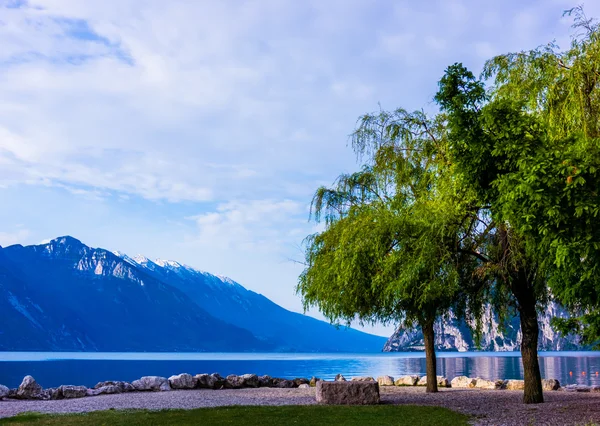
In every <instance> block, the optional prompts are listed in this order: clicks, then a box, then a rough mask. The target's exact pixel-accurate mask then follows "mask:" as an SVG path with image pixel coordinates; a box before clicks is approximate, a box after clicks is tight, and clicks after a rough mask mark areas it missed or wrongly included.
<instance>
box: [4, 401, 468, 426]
mask: <svg viewBox="0 0 600 426" xmlns="http://www.w3.org/2000/svg"><path fill="white" fill-rule="evenodd" d="M468 420H469V418H468V417H467V416H465V415H464V414H460V413H456V412H454V411H450V410H448V409H445V408H440V407H421V406H414V405H380V406H370V407H369V406H367V407H356V406H347V407H342V406H329V407H327V406H318V405H313V406H280V407H271V406H262V407H261V406H253V407H248V406H233V407H218V408H199V409H195V410H162V411H148V410H126V411H125V410H124V411H120V410H108V411H94V412H91V413H85V414H63V415H56V414H54V415H47V414H46V415H43V414H24V415H19V416H15V417H10V418H5V419H0V425H5V424H6V425H9V424H10V425H15V426H16V425H38V426H42V425H43V426H54V425H57V426H58V425H60V426H72V425H115V426H117V425H123V426H125V425H127V426H135V425H144V426H148V425H197V424H199V423H201V424H206V425H240V424H243V425H260V426H268V425H276V426H280V425H283V424H286V425H292V424H299V425H331V424H343V425H361V426H362V425H381V424H394V425H467V424H468V422H467V421H468Z"/></svg>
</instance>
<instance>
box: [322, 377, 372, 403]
mask: <svg viewBox="0 0 600 426" xmlns="http://www.w3.org/2000/svg"><path fill="white" fill-rule="evenodd" d="M316 399H317V403H319V404H328V405H373V404H379V384H378V383H377V382H376V381H372V382H356V381H355V382H342V381H337V382H336V381H334V382H325V381H320V382H317V391H316Z"/></svg>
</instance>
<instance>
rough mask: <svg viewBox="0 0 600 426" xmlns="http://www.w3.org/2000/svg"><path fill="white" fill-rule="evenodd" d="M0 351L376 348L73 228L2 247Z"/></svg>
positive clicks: (373, 339)
mask: <svg viewBox="0 0 600 426" xmlns="http://www.w3.org/2000/svg"><path fill="white" fill-rule="evenodd" d="M0 317H1V318H2V321H0V350H4V351H8V350H37V351H64V350H76V351H307V352H316V351H320V352H325V351H327V352H342V351H343V352H348V351H356V352H378V351H380V350H381V347H382V346H383V344H384V342H385V340H386V339H385V338H382V337H378V336H373V335H369V334H366V333H362V332H359V331H356V330H352V329H336V328H335V327H334V326H332V325H330V324H327V323H325V322H322V321H318V320H316V319H314V318H310V317H307V316H305V315H301V314H297V313H294V312H290V311H287V310H285V309H283V308H282V307H280V306H278V305H276V304H275V303H273V302H271V301H270V300H269V299H267V298H266V297H264V296H262V295H260V294H257V293H254V292H252V291H249V290H246V289H245V288H244V287H242V286H241V285H240V284H237V283H235V282H233V281H232V280H230V279H228V278H222V277H217V276H215V275H211V274H209V273H207V272H201V271H198V270H195V269H193V268H191V267H189V266H184V265H181V264H179V263H178V262H175V261H162V260H157V261H154V262H152V261H150V260H148V259H146V258H144V257H142V256H137V257H134V258H130V257H128V256H127V255H125V254H122V253H119V252H115V253H113V252H110V251H107V250H104V249H101V248H91V247H88V246H86V245H85V244H83V243H81V242H80V241H79V240H77V239H75V238H72V237H68V236H67V237H60V238H56V239H54V240H52V241H50V242H49V243H48V244H42V245H35V246H26V247H23V246H21V245H14V246H10V247H6V248H0Z"/></svg>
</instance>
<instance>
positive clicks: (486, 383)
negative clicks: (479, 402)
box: [475, 377, 504, 389]
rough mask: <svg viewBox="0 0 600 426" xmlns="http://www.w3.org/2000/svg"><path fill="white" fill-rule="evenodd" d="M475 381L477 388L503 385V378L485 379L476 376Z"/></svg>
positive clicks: (498, 387) (491, 387) (499, 387)
mask: <svg viewBox="0 0 600 426" xmlns="http://www.w3.org/2000/svg"><path fill="white" fill-rule="evenodd" d="M475 381H476V382H475V387H476V388H477V389H502V387H504V380H485V379H480V378H479V377H478V378H476V379H475Z"/></svg>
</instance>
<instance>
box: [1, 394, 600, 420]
mask: <svg viewBox="0 0 600 426" xmlns="http://www.w3.org/2000/svg"><path fill="white" fill-rule="evenodd" d="M522 395H523V393H522V392H520V391H508V390H502V391H492V390H475V389H443V390H441V392H439V393H438V394H427V393H425V389H424V388H420V387H382V388H381V401H382V403H384V404H416V405H436V406H441V407H447V408H450V409H452V410H456V411H460V412H463V413H466V414H469V415H472V416H474V417H473V424H475V425H530V424H531V425H589V424H591V423H598V424H599V425H600V393H571V392H546V393H545V400H546V402H545V403H544V404H538V405H525V404H523V403H521V398H522ZM314 403H315V390H314V389H273V388H259V389H240V390H218V391H212V390H189V391H171V392H133V393H126V394H118V395H100V396H96V397H87V398H81V399H71V400H60V401H15V400H5V401H0V417H8V416H14V415H15V414H18V413H21V412H25V411H39V412H43V413H79V412H87V411H95V410H107V409H109V408H115V409H132V408H133V409H135V408H139V409H142V408H143V409H150V410H160V409H164V408H187V409H189V408H198V407H216V406H222V405H308V404H314Z"/></svg>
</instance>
